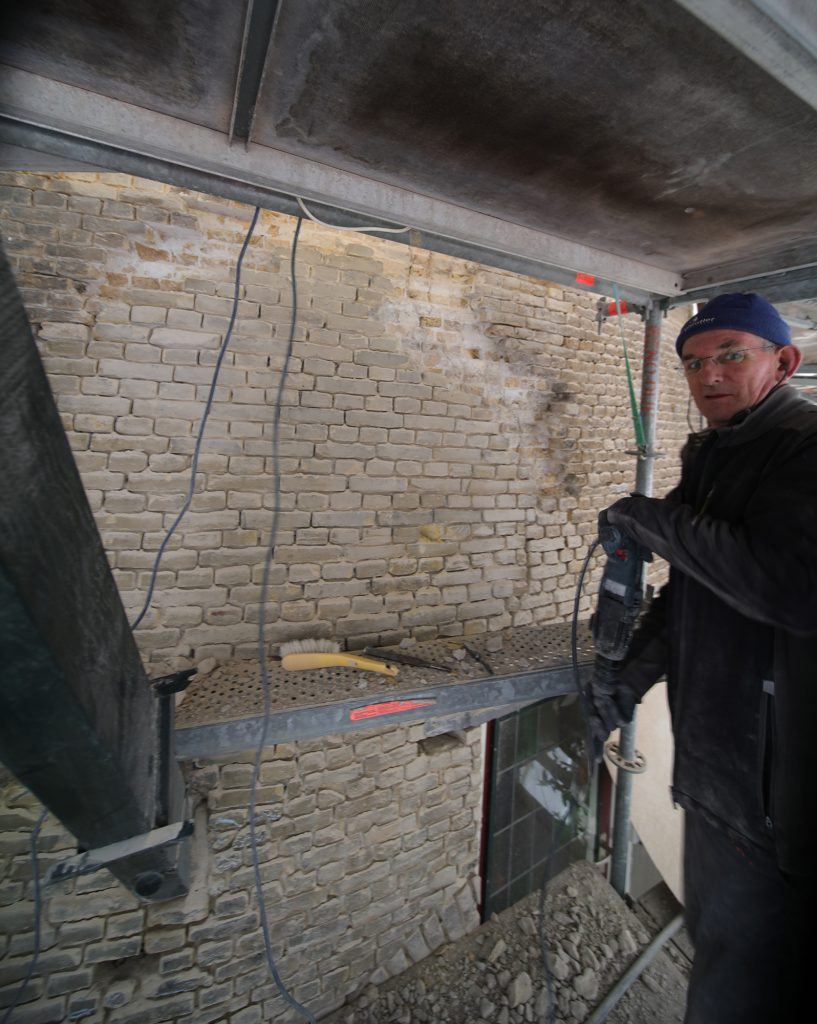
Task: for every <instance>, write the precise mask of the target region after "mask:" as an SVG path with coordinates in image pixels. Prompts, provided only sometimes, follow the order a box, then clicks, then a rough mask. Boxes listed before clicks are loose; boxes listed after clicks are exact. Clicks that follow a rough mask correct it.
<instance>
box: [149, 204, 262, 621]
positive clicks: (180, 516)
mask: <svg viewBox="0 0 817 1024" xmlns="http://www.w3.org/2000/svg"><path fill="white" fill-rule="evenodd" d="M260 213H261V207H260V206H256V207H255V210H254V211H253V215H252V220H251V221H250V226H249V228H248V229H247V234H246V236H245V238H244V244H243V245H242V246H241V252H240V253H239V255H238V261H237V263H236V268H235V291H234V294H233V308H232V312H231V313H230V321H229V323H228V325H227V331H226V333H225V335H224V341H223V342H222V344H221V348H220V349H219V353H218V358H217V359H216V365H215V368H214V370H213V377H212V380H211V382H210V390H209V392H208V394H207V402H206V403H205V406H204V412H203V413H202V416H201V421H200V422H199V432H198V435H197V437H196V444H195V447H194V449H193V460H192V462H191V464H190V486H189V488H188V490H187V497H186V498H185V499H184V504H183V505H182V507H181V510H180V511H179V514H178V515H177V516H176V518H175V519H174V521H173V524H172V525H171V527H170V529H169V530H168V531H167V533H166V534H165V536H164V539H163V540H162V543H161V544H160V545H159V550H158V551H157V552H156V558H155V560H154V562H153V571H152V573H151V576H150V584H149V585H148V591H147V595H146V597H145V603H144V605H143V606H142V610H141V611H140V612H139V614H138V615H137V616H136V619H135V620H134V621H133V623H132V624H131V629H136V627H137V626H138V625H139V623H140V622H141V621H142V619H143V618H144V617H145V615H146V614H147V611H148V609H149V608H150V605H151V602H152V600H153V591H154V588H155V587H156V577H157V576H158V574H159V564H160V563H161V561H162V557H163V555H164V553H165V548H166V547H167V545H168V542H169V540H170V538H171V537H172V536H173V534H174V533H175V532H176V528H177V527H178V525H179V523H180V522H181V521H182V519H184V517H185V516H186V515H187V512H188V510H189V509H190V505H191V504H192V501H193V495H194V493H195V491H196V473H197V471H198V465H199V456H200V454H201V446H202V441H203V440H204V430H205V427H206V426H207V420H208V418H209V416H210V410H211V409H212V407H213V399H214V397H215V393H216V384H217V383H218V376H219V373H220V372H221V364H222V363H223V362H224V356H225V355H226V354H227V347H228V346H229V344H230V341H231V339H232V336H233V328H234V327H235V321H236V315H237V313H238V298H239V294H240V291H241V267H242V264H243V262H244V256H245V254H246V252H247V248H248V246H249V244H250V239H251V238H252V233H253V231H254V230H255V225H256V223H257V221H258V216H259V214H260Z"/></svg>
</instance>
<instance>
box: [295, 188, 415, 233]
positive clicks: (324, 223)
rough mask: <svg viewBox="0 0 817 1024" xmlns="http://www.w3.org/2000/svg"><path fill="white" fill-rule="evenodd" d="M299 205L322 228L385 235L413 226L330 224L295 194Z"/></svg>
mask: <svg viewBox="0 0 817 1024" xmlns="http://www.w3.org/2000/svg"><path fill="white" fill-rule="evenodd" d="M295 199H296V201H297V203H298V206H299V207H300V209H301V213H303V215H304V217H306V219H307V220H311V221H312V222H313V224H320V226H321V227H322V228H331V229H332V230H333V231H361V232H362V231H380V232H382V233H383V234H385V235H403V234H405V233H406V232H407V231H411V228H404V227H401V228H384V227H381V226H380V225H379V224H364V225H362V226H361V227H351V228H350V227H347V226H346V225H345V224H330V223H329V222H328V221H325V220H320V219H319V218H318V217H316V216H315V214H314V213H312V211H311V210H309V209H307V206H306V203H305V202H304V201H303V199H301V197H300V196H295Z"/></svg>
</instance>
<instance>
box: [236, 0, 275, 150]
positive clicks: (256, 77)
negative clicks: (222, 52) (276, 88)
mask: <svg viewBox="0 0 817 1024" xmlns="http://www.w3.org/2000/svg"><path fill="white" fill-rule="evenodd" d="M278 10H279V3H278V0H248V2H247V10H246V13H245V16H244V37H243V39H242V41H241V56H240V58H239V62H238V74H237V76H236V84H235V97H234V99H233V111H232V115H231V117H230V131H229V138H230V142H236V141H238V142H244V143H245V144H246V143H248V142H249V141H250V138H251V137H252V126H253V122H254V121H255V108H256V103H257V101H258V96H259V93H260V92H261V87H262V85H263V84H264V78H265V75H266V70H267V63H268V61H269V57H270V52H271V48H272V37H273V35H274V33H275V24H276V22H277V20H278Z"/></svg>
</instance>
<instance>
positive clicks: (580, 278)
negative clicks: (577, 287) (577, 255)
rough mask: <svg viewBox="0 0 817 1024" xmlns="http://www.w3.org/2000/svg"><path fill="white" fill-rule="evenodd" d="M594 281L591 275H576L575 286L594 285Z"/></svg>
mask: <svg viewBox="0 0 817 1024" xmlns="http://www.w3.org/2000/svg"><path fill="white" fill-rule="evenodd" d="M595 283H596V279H595V277H593V275H592V274H576V284H595Z"/></svg>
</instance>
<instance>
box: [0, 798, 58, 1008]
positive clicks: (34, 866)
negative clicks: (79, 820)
mask: <svg viewBox="0 0 817 1024" xmlns="http://www.w3.org/2000/svg"><path fill="white" fill-rule="evenodd" d="M47 814H48V808H47V807H44V808H43V809H42V812H41V813H40V816H39V818H37V821H36V822H35V824H34V828H33V829H32V831H31V875H32V878H33V879H34V953H33V955H32V957H31V960H30V961H29V964H28V968H27V970H26V973H25V977H24V978H23V980H22V983H21V984H20V987H19V988H18V989H17V994H16V995H15V997H14V1000H13V1002H12V1003H11V1005H10V1006H9V1008H8V1009H7V1010H6V1012H5V1013H4V1014H3V1019H2V1021H0V1024H8V1022H9V1021H10V1020H11V1015H12V1013H14V1011H15V1010H16V1009H17V1004H18V1003H19V1002H20V1000H21V999H22V998H23V993H24V992H25V990H26V988H27V987H28V983H29V982H30V981H31V978H32V976H33V975H34V970H35V968H36V967H37V961H38V960H39V958H40V945H41V940H42V924H41V918H42V890H41V887H40V869H39V866H38V863H37V840H38V839H39V838H40V829H41V828H42V825H43V822H44V821H45V819H46V815H47Z"/></svg>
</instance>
